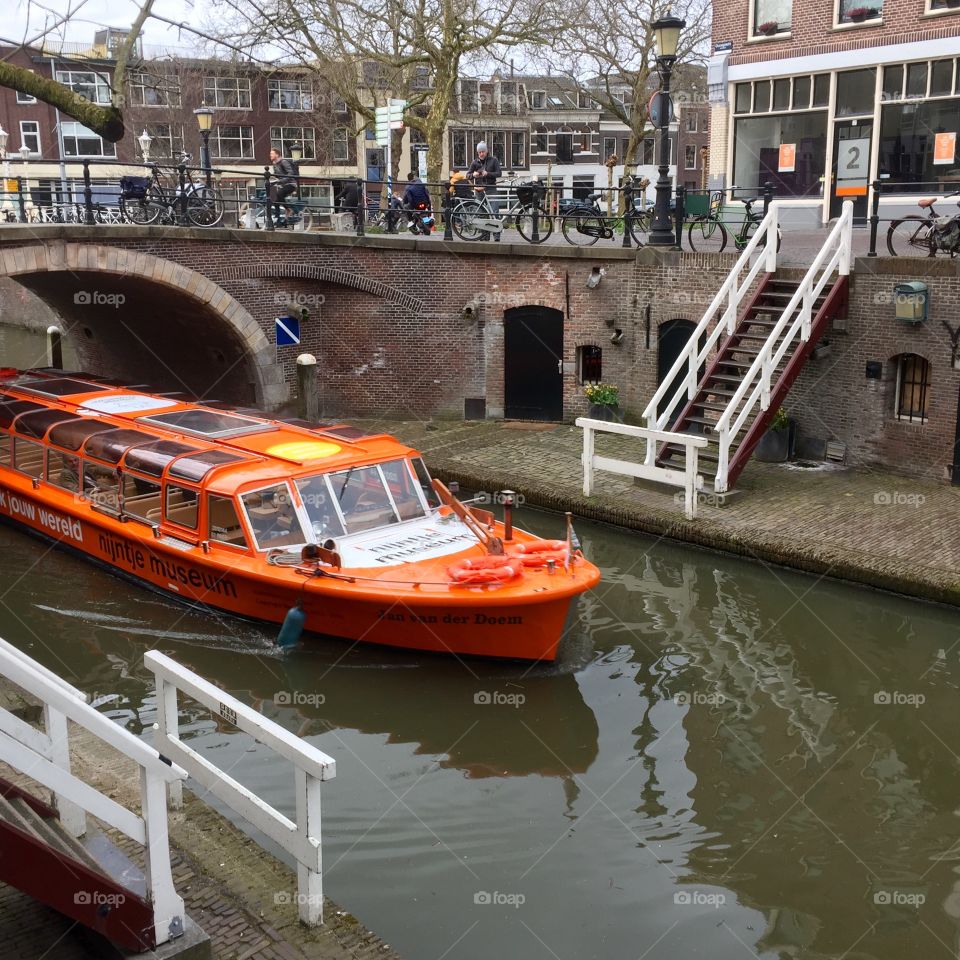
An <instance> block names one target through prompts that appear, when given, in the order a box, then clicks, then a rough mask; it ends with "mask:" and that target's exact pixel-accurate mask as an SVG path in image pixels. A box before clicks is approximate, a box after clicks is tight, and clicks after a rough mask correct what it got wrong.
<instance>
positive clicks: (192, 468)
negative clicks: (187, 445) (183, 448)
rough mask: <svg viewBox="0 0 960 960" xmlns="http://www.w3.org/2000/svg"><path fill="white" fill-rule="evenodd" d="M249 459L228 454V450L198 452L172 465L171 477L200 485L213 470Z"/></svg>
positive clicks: (181, 458)
mask: <svg viewBox="0 0 960 960" xmlns="http://www.w3.org/2000/svg"><path fill="white" fill-rule="evenodd" d="M246 459H248V458H247V457H240V456H237V454H235V453H227V451H226V450H198V451H197V452H196V453H194V454H191V455H190V456H189V457H180V459H179V460H176V461H175V462H174V463H171V464H170V471H169V473H170V476H171V477H177V478H178V479H179V480H192V481H193V482H194V483H199V482H200V481H201V480H202V479H203V478H204V477H205V476H206V475H207V474H208V473H209V472H210V471H211V470H214V469H216V468H217V467H221V466H223V465H224V464H225V463H240V462H241V461H243V460H246Z"/></svg>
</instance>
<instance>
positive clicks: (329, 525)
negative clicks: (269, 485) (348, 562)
mask: <svg viewBox="0 0 960 960" xmlns="http://www.w3.org/2000/svg"><path fill="white" fill-rule="evenodd" d="M296 484H297V491H298V492H299V493H300V499H301V500H302V501H303V507H304V509H305V510H306V511H307V517H308V518H309V520H310V528H311V530H312V531H313V542H314V543H319V544H323V542H324V541H325V540H329V539H330V538H331V537H342V536H343V534H344V529H343V523H342V522H341V520H340V515H339V514H338V513H337V508H336V507H335V506H334V505H333V497H332V496H331V494H330V488H329V487H328V486H327V478H326V477H325V476H323V475H322V474H321V475H319V476H316V477H304V478H302V479H300V480H297V481H296Z"/></svg>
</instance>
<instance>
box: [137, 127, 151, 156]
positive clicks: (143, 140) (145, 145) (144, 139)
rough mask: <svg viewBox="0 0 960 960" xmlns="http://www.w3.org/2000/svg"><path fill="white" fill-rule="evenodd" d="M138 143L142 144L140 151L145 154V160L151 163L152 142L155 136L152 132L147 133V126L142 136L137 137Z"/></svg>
mask: <svg viewBox="0 0 960 960" xmlns="http://www.w3.org/2000/svg"><path fill="white" fill-rule="evenodd" d="M137 143H139V144H140V153H141V154H142V156H143V162H144V163H149V162H150V144H151V143H153V137H151V136H150V134H149V133H147V131H146V128H144V131H143V133H141V134H140V136H139V137H137Z"/></svg>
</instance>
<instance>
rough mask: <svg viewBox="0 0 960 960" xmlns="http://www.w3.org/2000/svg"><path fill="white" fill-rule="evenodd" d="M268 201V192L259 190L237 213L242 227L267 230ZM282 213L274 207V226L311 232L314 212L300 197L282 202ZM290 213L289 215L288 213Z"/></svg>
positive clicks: (287, 198) (288, 198)
mask: <svg viewBox="0 0 960 960" xmlns="http://www.w3.org/2000/svg"><path fill="white" fill-rule="evenodd" d="M270 202H271V201H269V200H268V199H267V192H266V190H257V191H256V193H254V195H253V196H252V197H251V198H250V201H249V202H248V203H245V204H244V205H243V206H242V207H240V210H239V211H238V213H237V216H238V218H239V224H240V226H241V227H250V228H252V229H255V230H265V229H266V228H267V204H268V203H270ZM280 208H281V210H280V213H279V214H278V213H277V205H276V204H274V205H273V211H272V214H271V216H272V218H273V225H274V227H277V228H279V229H283V228H284V227H291V228H293V229H294V230H309V229H310V228H311V227H312V226H313V212H312V211H311V210H310V207H309V205H308V201H307V200H304V199H302V198H300V197H292V196H291V197H286V198H285V199H284V200H282V201H281V202H280ZM288 210H289V211H290V212H289V213H288V212H287V211H288Z"/></svg>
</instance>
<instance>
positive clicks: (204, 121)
mask: <svg viewBox="0 0 960 960" xmlns="http://www.w3.org/2000/svg"><path fill="white" fill-rule="evenodd" d="M193 115H194V116H195V117H196V118H197V126H198V127H200V137H201V142H200V167H201V169H202V170H203V174H204V177H205V178H206V181H207V186H208V187H209V186H210V181H211V177H212V171H211V169H210V131H211V129H213V108H212V107H208V106H207V105H206V104H204V105H203V106H202V107H197V109H196V110H194V111H193Z"/></svg>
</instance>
